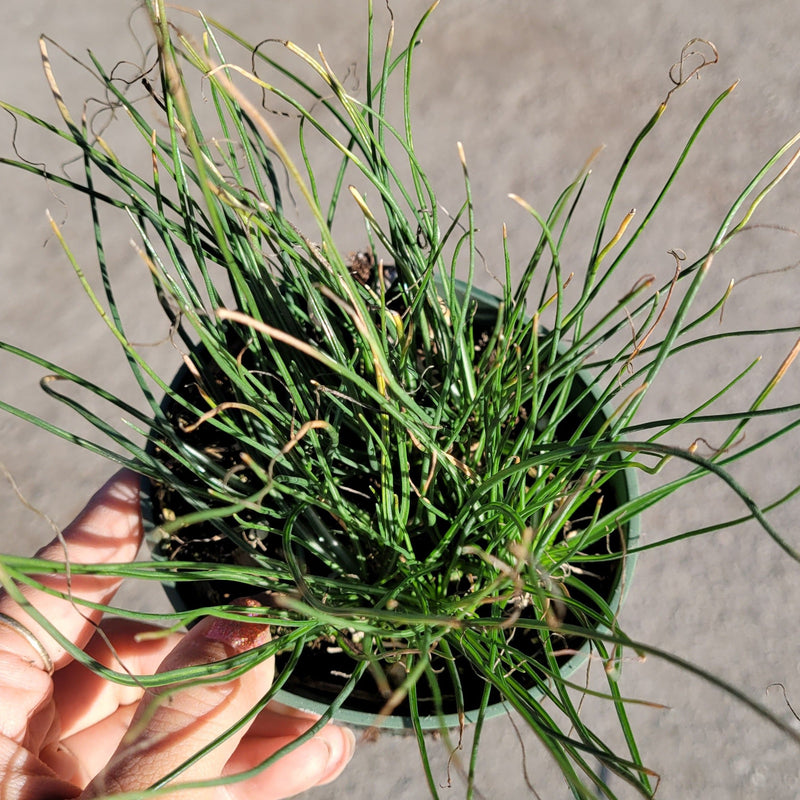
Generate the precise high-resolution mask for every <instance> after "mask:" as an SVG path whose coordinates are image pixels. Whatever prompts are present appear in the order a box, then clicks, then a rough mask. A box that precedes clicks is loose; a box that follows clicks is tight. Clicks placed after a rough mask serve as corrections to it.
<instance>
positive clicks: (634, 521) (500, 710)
mask: <svg viewBox="0 0 800 800" xmlns="http://www.w3.org/2000/svg"><path fill="white" fill-rule="evenodd" d="M458 283H459V284H461V285H462V286H464V284H463V283H462V282H460V281H459V282H458ZM471 296H472V297H473V298H474V299H476V300H477V301H478V302H479V304H481V305H483V306H485V307H486V308H487V310H488V309H497V308H498V307H499V305H500V300H499V299H498V298H497V297H496V296H494V295H492V294H490V293H489V292H486V291H484V290H482V289H479V288H477V287H473V288H472V289H471ZM187 371H188V368H187V367H186V366H182V367H181V368H180V369H179V370H178V372H177V373H176V375H175V377H174V379H173V381H172V385H173V386H175V385H176V384H178V383H179V382H181V381H183V380H184V378H185V373H186V372H187ZM575 376H576V377H577V378H578V379H579V380H581V381H582V382H583V383H584V385H585V386H587V387H588V388H589V392H590V396H591V397H592V398H594V399H595V400H596V399H597V392H596V390H595V389H594V386H593V383H592V380H591V377H590V376H589V375H588V374H587V373H586V372H584V371H583V370H578V371H577V372H576V373H575ZM600 412H601V417H602V418H603V419H608V418H609V417H610V416H611V409H610V408H609V407H608V406H603V407H602V408H601V409H600ZM147 447H148V448H150V447H151V442H150V441H149V440H148V443H147ZM614 483H615V484H616V492H615V493H616V494H617V496H618V497H619V498H620V499H621V502H626V501H627V500H630V499H631V498H633V497H636V496H638V494H639V485H638V480H637V476H636V472H635V470H634V469H632V468H628V469H624V470H621V471H620V472H619V473H617V475H616V476H615V478H614ZM140 504H141V508H142V519H143V523H144V530H145V540H146V542H147V544H148V547H149V548H150V552H151V557H152V558H153V559H158V555H157V552H156V546H157V538H156V536H155V532H156V531H157V530H158V525H157V524H156V522H155V517H154V509H153V502H152V494H151V483H150V480H149V479H148V478H145V477H142V481H141V486H140ZM640 533H641V521H640V517H639V515H636V516H635V517H632V518H631V519H630V520H628V522H627V523H626V525H625V531H624V536H625V544H626V550H631V549H632V548H634V547H635V546H636V544H637V543H638V541H639V537H640ZM636 561H637V554H636V553H629V554H628V555H626V556H625V559H624V561H623V562H622V564H621V565H620V567H619V569H618V571H617V574H616V576H615V578H614V584H613V589H612V591H611V593H610V596H609V597H608V599H607V602H608V606H609V608H610V609H611V611H612V612H613V613H614V615H616V614H618V613H619V611H620V609H621V607H622V604H623V603H624V601H625V598H626V597H627V594H628V591H629V590H630V585H631V578H632V575H633V572H634V568H635V565H636ZM161 585H162V587H163V588H164V591H165V593H166V595H167V598H168V599H169V602H170V604H171V605H172V606H173V608H174V609H175V610H176V611H186V610H189V608H188V606H187V605H186V604H185V603H184V601H183V599H182V598H181V596H180V594H179V593H178V591H177V588H176V584H175V583H174V582H167V581H162V582H161ZM595 630H596V631H597V632H598V633H610V629H609V628H608V626H606V625H599V626H597V627H596V628H595ZM591 649H592V641H591V640H590V639H587V640H586V641H585V642H584V644H583V646H582V647H581V648H580V649H579V650H578V651H577V652H576V653H575V654H574V655H572V656H570V657H569V659H567V661H566V662H565V663H564V664H563V665H562V666H561V667H560V669H559V675H560V676H561V678H563V679H565V680H566V679H568V678H569V677H570V676H571V675H573V674H574V673H575V672H576V671H577V670H579V669H580V668H581V667H582V666H583V665H584V664H585V663H586V661H587V659H588V658H589V655H590V652H591ZM529 694H531V695H532V696H534V697H536V698H537V699H541V698H543V697H544V693H543V691H542V690H540V689H538V688H537V687H532V688H531V689H530V690H529ZM275 700H277V701H278V702H281V703H284V704H285V705H288V706H291V707H292V708H295V709H297V710H298V711H304V712H308V713H311V714H314V715H319V716H321V715H323V714H325V713H326V712H327V711H328V709H329V704H326V703H324V702H321V701H317V700H311V699H308V698H306V697H303V696H301V695H297V694H295V693H293V692H290V691H288V690H286V689H279V690H278V691H277V692H276V694H275ZM507 711H508V706H507V704H506V702H505V701H503V700H500V701H498V702H497V703H494V704H492V705H490V706H488V707H487V708H486V710H485V712H484V719H490V718H493V717H497V716H499V715H501V714H505V713H507ZM478 717H479V711H478V709H476V708H473V709H465V710H464V713H463V716H462V715H459V714H457V713H448V714H441V715H439V714H431V715H426V716H420V717H419V723H420V727H421V728H422V729H423V730H426V731H433V730H442V729H455V728H458V727H459V726H460V725H461V724H462V723H467V724H472V723H475V722H477V721H478ZM334 720H336V721H338V722H343V723H345V724H348V725H352V726H355V727H359V728H371V727H376V726H377V727H379V728H380V729H381V730H386V731H390V732H391V731H395V732H402V731H407V730H409V729H412V728H413V727H414V722H413V720H412V719H411V718H410V717H408V716H404V715H388V716H385V717H378V715H377V714H376V713H374V712H367V711H358V710H354V709H349V708H345V707H344V706H342V707H340V708H339V709H338V710H337V711H336V713H335V715H334Z"/></svg>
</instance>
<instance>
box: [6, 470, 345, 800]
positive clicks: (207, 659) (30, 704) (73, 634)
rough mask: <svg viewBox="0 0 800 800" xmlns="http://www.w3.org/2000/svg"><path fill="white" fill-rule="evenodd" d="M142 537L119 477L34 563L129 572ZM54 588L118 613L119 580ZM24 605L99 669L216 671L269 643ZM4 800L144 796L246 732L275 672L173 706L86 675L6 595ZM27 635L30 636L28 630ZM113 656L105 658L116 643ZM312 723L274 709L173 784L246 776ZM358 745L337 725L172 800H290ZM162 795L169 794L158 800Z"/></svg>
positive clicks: (258, 672) (135, 491)
mask: <svg viewBox="0 0 800 800" xmlns="http://www.w3.org/2000/svg"><path fill="white" fill-rule="evenodd" d="M141 538H142V523H141V517H140V514H139V486H138V478H137V476H136V475H134V474H133V473H130V472H127V471H123V472H120V473H118V474H117V475H116V476H115V477H114V478H112V479H111V480H110V481H109V482H108V483H107V484H106V485H105V486H104V487H103V488H102V489H101V490H100V491H99V492H98V493H97V494H96V495H95V496H94V497H93V498H92V499H91V500H90V502H89V504H88V505H87V506H86V508H85V509H84V510H83V511H82V512H81V514H80V515H79V516H78V517H77V519H76V520H75V521H74V522H73V523H72V524H71V525H70V526H69V527H67V528H66V529H65V530H64V532H63V541H64V544H65V545H66V555H65V552H64V544H62V542H61V541H59V539H54V540H53V541H52V542H51V543H50V544H49V545H47V546H46V547H44V548H43V549H42V550H41V551H40V552H39V553H38V555H39V556H40V557H42V558H47V559H50V560H53V561H63V560H64V559H65V558H68V560H69V562H70V563H73V564H78V563H112V562H114V563H119V562H126V561H132V560H133V559H134V558H135V556H136V553H137V551H138V549H139V545H140V542H141ZM41 582H42V583H43V584H45V585H46V586H48V587H50V588H53V589H56V590H59V591H62V592H66V591H67V589H69V591H70V592H71V593H72V595H73V596H75V597H80V598H82V599H84V600H89V601H92V602H95V603H101V604H105V603H108V602H109V601H110V600H111V598H112V596H113V595H114V593H115V592H116V590H117V589H118V588H119V584H120V580H119V579H118V578H113V577H103V576H99V575H92V576H89V575H73V576H71V579H70V582H69V585H68V584H67V579H66V577H65V576H64V575H58V574H55V575H46V576H43V577H42V578H41ZM20 588H21V591H22V592H23V594H24V595H25V598H26V599H27V600H28V601H29V602H30V603H31V604H32V605H33V606H35V607H36V608H37V609H38V610H39V611H40V612H41V613H42V614H43V615H44V616H45V617H46V618H47V619H48V620H50V621H51V622H52V623H53V624H54V625H55V626H56V628H57V629H58V630H59V631H60V632H61V633H62V634H63V635H64V636H65V637H66V638H68V639H69V640H70V641H72V642H74V643H75V644H76V645H77V646H78V647H81V648H83V649H84V650H85V651H86V652H87V653H88V654H89V655H90V656H91V657H92V658H94V659H96V660H97V661H99V662H100V663H102V664H104V665H105V666H107V667H110V668H112V669H115V670H120V669H125V670H128V671H129V672H130V673H132V674H134V675H149V674H152V673H154V672H156V671H159V672H164V671H167V670H173V669H178V668H180V667H184V666H189V665H195V664H205V663H211V662H214V661H220V660H222V659H224V658H228V657H230V656H232V655H235V654H236V653H238V652H242V651H244V650H247V649H250V648H252V647H255V646H258V645H260V644H263V643H264V642H266V641H267V640H268V639H269V629H268V627H267V626H264V625H258V624H256V623H253V622H236V621H229V620H219V619H213V618H210V617H209V618H206V619H204V620H202V621H201V622H199V623H198V624H197V625H195V626H194V627H193V628H192V629H191V630H190V631H189V633H187V634H179V633H171V634H168V635H164V636H158V637H155V638H145V639H143V640H138V641H137V637H138V635H139V634H142V633H147V632H152V631H153V630H154V629H153V627H152V626H148V625H146V624H144V623H141V622H137V621H131V620H122V619H108V620H105V621H103V622H102V623H100V627H101V630H102V632H100V631H98V630H97V627H96V626H97V623H98V622H99V620H100V613H99V612H95V611H92V610H91V609H89V608H88V607H86V606H81V607H80V608H81V611H80V613H79V612H78V606H76V605H74V604H72V603H70V602H68V601H66V600H63V599H60V598H58V597H54V596H51V595H49V594H46V593H44V592H43V591H41V590H38V589H33V588H31V587H29V586H23V587H20ZM0 615H2V616H0V797H2V798H3V800H51V799H52V800H56V798H58V800H63V798H74V797H78V796H80V797H81V798H86V799H87V800H88V798H95V797H100V796H106V795H113V794H115V793H119V792H128V791H136V790H141V789H145V788H147V787H148V786H150V785H151V784H152V783H153V782H154V781H156V780H158V778H159V777H160V776H163V775H165V774H167V773H169V772H170V771H171V770H172V769H174V768H175V767H177V766H179V765H180V764H182V763H183V762H184V761H185V760H186V759H187V758H188V757H190V756H191V755H193V754H194V753H196V752H197V751H198V750H199V749H201V748H202V747H203V746H204V745H206V744H208V743H209V742H211V741H213V740H214V739H215V738H216V737H217V736H219V735H220V734H222V733H223V732H224V731H226V730H227V729H228V728H229V727H231V726H232V725H233V724H234V723H235V722H237V721H238V720H239V719H241V718H242V717H243V716H244V715H245V713H246V712H247V711H248V710H249V709H251V708H252V707H253V706H254V705H255V704H256V703H257V702H258V700H259V699H260V698H261V697H262V696H263V695H264V694H265V693H266V692H267V690H268V689H269V687H270V686H271V684H272V679H273V669H274V665H273V659H269V660H267V661H264V662H262V663H261V664H259V665H258V666H256V667H254V668H253V669H251V670H249V671H248V672H246V673H245V674H244V675H242V676H241V677H239V678H236V679H235V680H231V681H227V682H223V683H213V684H201V685H197V684H195V685H187V686H185V687H182V688H180V689H178V690H176V691H175V690H170V691H171V692H173V691H174V693H173V694H172V696H171V699H170V700H169V701H168V702H157V700H158V695H159V693H163V691H164V690H163V689H149V690H147V691H144V690H143V689H142V688H140V687H136V686H123V685H120V684H117V683H113V682H111V681H108V680H106V679H104V678H102V677H101V676H99V675H97V674H96V673H94V672H92V671H91V670H89V669H87V668H86V667H84V666H83V665H82V664H80V663H79V662H76V661H73V659H72V658H71V657H70V655H69V653H68V652H67V651H66V650H65V649H64V648H63V647H62V646H61V645H59V644H58V642H57V641H55V640H54V639H53V638H52V637H51V636H49V635H48V634H47V632H46V631H45V630H44V629H43V628H42V627H41V626H40V625H38V624H37V623H36V622H35V621H34V620H33V619H32V618H31V617H30V616H28V615H27V614H26V613H25V611H24V609H23V608H22V607H20V605H18V604H17V602H16V601H15V600H13V598H11V597H10V596H9V595H8V594H7V593H6V592H5V591H2V592H0ZM20 625H21V626H22V627H20ZM108 643H110V645H111V648H113V649H110V648H109V644H108ZM314 722H315V718H314V717H312V716H310V715H307V714H304V713H302V712H298V711H294V710H291V709H288V708H286V707H284V706H282V705H280V704H277V703H272V704H270V705H269V706H268V707H267V708H266V709H265V710H264V711H262V712H261V713H260V714H259V715H258V716H257V717H256V719H255V720H254V721H253V723H252V724H251V725H250V727H249V728H248V729H247V731H246V732H240V733H238V734H236V735H234V736H232V737H230V738H229V739H228V740H226V741H225V742H224V743H223V744H222V745H220V746H219V747H217V748H215V749H214V750H212V751H211V752H210V753H208V754H207V755H206V756H204V757H203V758H202V759H200V760H199V761H198V762H197V763H195V764H194V765H193V766H191V767H190V768H189V769H187V770H186V771H184V772H183V773H181V775H180V776H179V777H178V778H177V779H176V783H182V782H186V781H196V780H204V779H209V778H217V777H219V776H220V775H230V774H235V773H238V772H242V771H244V770H247V769H249V768H251V767H254V766H256V765H258V764H259V763H261V762H262V761H263V760H264V759H265V758H267V757H268V756H269V755H271V754H272V753H274V752H276V751H277V750H278V749H280V748H281V747H283V746H284V745H285V744H287V743H289V742H290V741H292V740H293V739H295V738H297V737H298V736H299V735H300V734H302V733H303V732H305V731H306V730H308V728H309V727H310V726H311V725H312V724H313V723H314ZM354 742H355V740H354V737H353V735H352V733H351V732H349V731H348V730H346V729H344V728H340V727H337V726H334V725H327V726H325V727H324V728H323V729H322V730H321V731H319V732H318V733H317V734H316V735H315V736H314V737H313V738H312V739H310V740H309V741H308V742H305V743H304V744H303V745H301V746H300V747H298V748H297V749H295V750H293V751H292V752H291V753H289V754H288V755H286V756H285V757H284V758H282V759H280V760H279V761H278V762H276V763H275V764H273V765H272V766H271V767H268V768H267V769H266V770H264V771H263V772H261V773H260V774H258V775H257V776H255V777H253V778H250V779H248V780H246V781H239V782H235V783H231V784H229V785H226V786H222V787H217V788H213V789H208V790H206V791H204V792H198V791H197V790H193V791H191V792H189V791H185V792H179V791H178V790H176V791H175V792H174V793H171V794H169V797H170V798H172V797H175V798H189V797H191V798H192V799H193V800H194V798H198V797H203V798H214V800H244V798H253V797H258V798H259V800H269V799H270V798H274V799H275V800H277V798H283V797H288V796H290V795H293V794H296V793H297V792H301V791H303V790H305V789H308V788H310V787H312V786H315V785H319V784H323V783H327V782H329V781H331V780H333V779H334V778H335V777H336V776H337V775H338V774H339V773H340V772H341V771H342V770H343V769H344V767H345V765H346V764H347V762H348V761H349V759H350V756H351V755H352V753H353V749H354ZM162 796H164V795H162Z"/></svg>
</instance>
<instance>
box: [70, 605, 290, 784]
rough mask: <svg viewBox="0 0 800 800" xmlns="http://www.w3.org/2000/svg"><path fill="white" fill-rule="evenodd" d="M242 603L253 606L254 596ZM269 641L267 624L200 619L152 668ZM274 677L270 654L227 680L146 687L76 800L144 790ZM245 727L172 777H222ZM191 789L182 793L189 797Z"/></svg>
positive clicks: (206, 659)
mask: <svg viewBox="0 0 800 800" xmlns="http://www.w3.org/2000/svg"><path fill="white" fill-rule="evenodd" d="M244 603H245V604H247V605H257V603H255V601H244ZM269 639H270V634H269V628H268V626H266V625H262V624H258V623H254V622H246V621H237V620H229V619H219V618H213V617H206V618H205V619H203V620H202V621H201V622H199V623H198V624H197V625H195V626H194V627H193V628H192V629H191V630H190V631H189V632H188V633H187V634H186V636H184V637H183V639H182V640H181V642H180V643H179V644H178V645H177V646H176V647H175V649H174V650H172V652H170V653H169V655H168V656H167V657H166V658H165V659H164V661H163V662H162V664H161V666H160V667H159V669H158V672H159V673H162V672H167V671H170V670H175V669H180V668H183V667H189V666H195V665H202V664H210V663H213V662H216V661H221V660H223V659H225V658H229V657H231V656H234V655H237V654H238V653H242V652H245V651H246V650H250V649H252V648H255V647H258V646H260V645H263V644H265V643H266V642H268V641H269ZM273 675H274V659H272V658H270V659H267V660H266V661H263V662H261V663H260V664H258V665H257V666H255V667H253V668H252V669H250V670H248V671H247V672H245V673H244V674H243V675H240V676H239V677H237V678H235V679H232V680H228V681H224V680H223V681H216V682H198V681H193V682H189V683H187V684H186V685H183V686H180V685H177V686H176V685H175V684H171V685H167V686H163V687H159V688H154V689H148V690H147V692H145V695H144V697H143V698H142V700H141V702H140V703H139V706H138V708H137V710H136V713H135V715H134V717H133V720H132V721H131V724H130V727H129V729H128V732H127V733H126V734H125V736H123V738H122V741H121V743H120V745H119V747H118V748H117V751H116V752H115V753H114V755H113V756H112V758H111V760H110V761H109V763H108V765H107V766H106V767H105V769H103V771H102V772H101V773H100V774H99V775H98V776H97V777H96V778H95V779H94V780H93V781H92V782H91V783H90V784H89V786H88V787H87V788H86V791H85V792H84V793H83V794H82V795H81V798H82V800H88V798H94V797H100V796H104V795H108V794H112V793H116V792H130V791H138V790H142V789H146V788H147V787H148V786H150V785H152V784H153V783H154V782H156V781H157V780H159V779H160V778H161V777H163V776H164V775H167V774H168V773H169V772H171V771H172V770H174V769H175V768H176V767H178V766H180V765H181V764H182V763H183V762H184V761H186V760H187V759H188V758H190V757H192V756H193V755H195V754H196V753H197V752H198V751H199V750H201V749H202V748H203V747H205V746H207V745H208V744H209V743H210V742H212V741H213V740H214V739H216V738H217V737H218V736H219V735H220V734H222V733H224V732H225V731H226V730H228V728H230V727H231V726H232V725H234V724H235V723H236V722H238V721H239V720H240V719H241V718H242V717H243V716H244V715H245V714H246V713H247V712H248V711H250V710H251V709H252V707H253V705H254V704H255V703H256V702H257V701H258V700H259V699H260V698H261V697H263V695H264V694H265V693H266V692H267V691H268V690H269V688H270V686H271V685H272V680H273ZM245 732H246V731H245V730H241V731H238V732H237V733H236V734H235V735H233V736H231V737H229V738H228V739H227V740H226V741H225V742H223V743H222V744H221V745H219V746H218V747H216V748H214V749H213V750H212V751H211V752H210V753H208V754H206V755H205V756H203V758H201V759H200V760H199V761H197V762H196V763H195V764H193V765H192V766H191V767H189V768H188V769H187V770H185V771H184V772H182V773H181V774H180V776H179V777H178V778H176V781H177V782H180V783H183V782H186V781H193V780H207V779H210V778H216V777H219V776H220V775H222V774H223V769H224V767H225V764H226V763H227V761H228V759H229V758H230V756H231V755H232V753H233V752H234V750H235V749H236V747H237V745H238V744H239V742H240V741H241V739H242V737H243V736H244V734H245ZM189 794H190V793H189V792H187V793H186V795H185V796H186V797H187V798H188V797H189ZM178 796H181V797H183V796H184V795H183V793H181V794H180V795H178ZM214 796H215V790H214V789H210V790H208V792H207V793H205V794H201V793H200V792H198V791H197V790H192V792H191V797H192V798H200V797H209V798H211V797H214ZM170 797H172V795H170Z"/></svg>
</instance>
